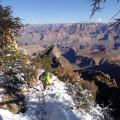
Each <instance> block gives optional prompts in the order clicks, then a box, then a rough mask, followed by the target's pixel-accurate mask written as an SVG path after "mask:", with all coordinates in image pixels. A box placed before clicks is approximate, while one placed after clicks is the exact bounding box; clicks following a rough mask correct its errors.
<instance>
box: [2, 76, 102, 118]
mask: <svg viewBox="0 0 120 120" xmlns="http://www.w3.org/2000/svg"><path fill="white" fill-rule="evenodd" d="M55 79H56V76H53V78H52V81H53V82H54V86H53V85H49V86H48V87H47V89H46V90H44V91H42V90H41V88H40V86H37V87H36V88H30V91H31V92H27V90H26V88H24V94H25V97H26V102H27V105H28V109H27V110H26V112H25V113H19V114H13V113H11V112H9V111H7V110H3V109H0V120H101V119H102V118H103V115H102V112H99V111H100V110H101V108H100V107H98V106H97V107H93V106H91V109H92V112H95V113H96V114H98V115H96V116H94V115H92V114H91V115H90V114H89V113H86V112H85V111H84V110H78V109H71V108H74V106H75V104H74V101H73V98H72V97H71V95H68V92H67V87H66V84H65V83H64V82H59V81H54V80H55ZM33 90H36V92H34V93H33V92H32V91H33ZM0 94H1V93H0ZM98 108H99V110H98ZM92 112H91V113H92Z"/></svg>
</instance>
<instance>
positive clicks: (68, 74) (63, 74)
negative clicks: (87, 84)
mask: <svg viewBox="0 0 120 120" xmlns="http://www.w3.org/2000/svg"><path fill="white" fill-rule="evenodd" d="M56 73H57V77H58V78H59V79H60V80H62V81H64V82H70V83H74V82H75V81H76V80H77V79H80V75H79V74H78V73H74V72H73V71H70V70H69V69H67V68H66V69H63V68H57V69H56Z"/></svg>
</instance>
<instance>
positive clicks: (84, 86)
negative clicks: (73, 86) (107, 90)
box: [78, 80, 98, 101]
mask: <svg viewBox="0 0 120 120" xmlns="http://www.w3.org/2000/svg"><path fill="white" fill-rule="evenodd" d="M79 86H80V87H81V88H82V90H86V89H87V90H89V91H90V93H91V94H92V96H93V98H92V100H93V101H95V100H96V93H97V91H98V87H97V86H96V84H95V83H94V81H92V82H89V81H86V80H80V81H79V82H78V89H79ZM79 90H81V89H79ZM78 92H81V91H78Z"/></svg>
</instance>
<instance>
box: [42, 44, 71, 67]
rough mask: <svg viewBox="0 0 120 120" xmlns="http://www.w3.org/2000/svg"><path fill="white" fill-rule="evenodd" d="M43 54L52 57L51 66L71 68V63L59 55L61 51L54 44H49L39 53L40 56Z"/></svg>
mask: <svg viewBox="0 0 120 120" xmlns="http://www.w3.org/2000/svg"><path fill="white" fill-rule="evenodd" d="M44 55H47V56H50V57H51V58H52V62H53V65H52V67H53V68H58V67H61V68H72V65H71V64H70V63H69V61H68V60H67V59H66V58H64V57H63V56H62V55H61V51H60V50H59V49H58V48H57V47H56V46H55V45H50V46H49V47H48V48H46V49H45V50H44V51H42V52H41V53H40V56H41V57H43V56H44Z"/></svg>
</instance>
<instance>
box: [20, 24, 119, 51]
mask: <svg viewBox="0 0 120 120" xmlns="http://www.w3.org/2000/svg"><path fill="white" fill-rule="evenodd" d="M108 26H109V24H97V23H96V24H94V23H89V24H88V23H86V24H85V23H83V24H82V23H81V24H53V25H52V24H50V25H49V24H48V25H30V26H28V27H24V28H22V29H21V31H20V33H21V34H22V35H24V36H23V37H21V38H18V41H19V44H20V45H22V46H23V45H33V44H40V45H41V46H42V47H45V45H48V46H49V44H51V43H56V44H58V45H65V44H67V45H69V46H71V45H73V46H74V47H75V48H76V49H77V48H80V49H84V48H87V49H89V50H91V49H99V50H100V49H101V47H102V46H103V47H104V46H105V47H109V48H114V49H118V48H119V47H120V44H119V42H120V36H119V33H120V30H119V27H116V28H114V29H113V28H108ZM76 42H77V44H76Z"/></svg>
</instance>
